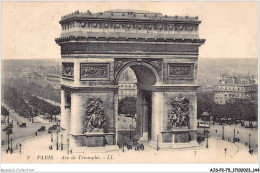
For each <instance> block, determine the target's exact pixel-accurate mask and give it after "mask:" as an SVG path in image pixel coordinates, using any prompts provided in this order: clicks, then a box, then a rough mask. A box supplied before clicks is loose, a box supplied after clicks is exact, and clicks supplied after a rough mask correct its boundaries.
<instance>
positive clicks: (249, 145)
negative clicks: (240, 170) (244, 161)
mask: <svg viewBox="0 0 260 173" xmlns="http://www.w3.org/2000/svg"><path fill="white" fill-rule="evenodd" d="M250 137H251V133H249V140H248V147H249V149H250V148H251V146H250Z"/></svg>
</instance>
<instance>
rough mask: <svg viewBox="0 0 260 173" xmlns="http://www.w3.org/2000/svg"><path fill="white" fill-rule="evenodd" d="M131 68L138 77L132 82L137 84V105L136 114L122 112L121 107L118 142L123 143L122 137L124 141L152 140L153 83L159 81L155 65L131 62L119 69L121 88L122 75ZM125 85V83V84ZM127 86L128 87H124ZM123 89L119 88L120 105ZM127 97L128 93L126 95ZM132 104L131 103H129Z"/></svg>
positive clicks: (120, 85) (118, 77) (120, 84)
mask: <svg viewBox="0 0 260 173" xmlns="http://www.w3.org/2000/svg"><path fill="white" fill-rule="evenodd" d="M128 69H131V70H130V71H132V72H133V74H134V75H135V77H136V80H133V81H134V82H133V83H132V84H135V85H136V87H135V88H136V91H135V92H136V94H135V95H132V97H135V100H136V105H135V108H136V109H135V110H136V112H135V114H134V115H131V114H125V115H124V114H122V112H120V107H119V109H118V110H119V112H118V115H119V118H118V125H119V131H118V133H119V135H118V142H119V144H120V143H122V139H124V142H126V143H128V142H132V141H133V140H141V141H150V140H151V137H152V134H151V133H152V128H153V127H152V95H153V89H152V87H153V85H155V84H156V83H157V82H158V79H159V75H158V74H157V72H156V70H155V69H153V67H152V66H151V65H150V64H148V63H146V62H141V63H139V62H131V63H128V64H127V65H125V66H124V67H122V69H121V70H120V71H119V73H118V76H117V78H116V82H117V84H118V85H119V88H123V86H122V82H121V81H122V80H123V78H122V75H124V73H125V71H126V70H128ZM123 85H124V84H123ZM129 86H130V85H129ZM124 88H126V87H124ZM121 94H122V91H121V90H120V89H119V94H118V98H119V102H118V103H119V105H120V106H122V104H121V102H120V101H121V99H123V98H122V97H121ZM124 96H125V97H127V95H124ZM129 105H130V104H129Z"/></svg>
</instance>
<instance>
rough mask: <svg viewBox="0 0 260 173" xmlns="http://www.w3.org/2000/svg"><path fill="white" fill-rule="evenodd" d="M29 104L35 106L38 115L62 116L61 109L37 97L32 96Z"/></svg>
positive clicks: (34, 109)
mask: <svg viewBox="0 0 260 173" xmlns="http://www.w3.org/2000/svg"><path fill="white" fill-rule="evenodd" d="M28 102H29V104H30V105H32V106H33V111H34V112H35V113H36V114H49V115H58V114H60V107H59V106H54V105H52V104H50V103H48V102H46V101H44V100H42V99H39V98H38V97H36V96H30V98H29V100H28Z"/></svg>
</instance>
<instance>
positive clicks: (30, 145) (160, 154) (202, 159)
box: [2, 134, 257, 163]
mask: <svg viewBox="0 0 260 173" xmlns="http://www.w3.org/2000/svg"><path fill="white" fill-rule="evenodd" d="M50 139H51V135H50V134H47V135H43V136H38V137H35V138H31V139H29V140H27V141H24V142H23V143H22V154H20V153H19V149H18V150H15V151H14V153H13V154H12V155H11V154H10V153H9V154H7V153H5V152H2V162H4V163H5V162H12V163H14V162H17V163H97V162H99V163H100V162H106V163H108V161H109V163H123V162H124V163H125V162H129V163H142V162H144V161H145V160H147V159H149V160H150V161H151V162H152V163H235V162H236V163H241V162H243V163H256V162H257V153H255V154H253V155H250V154H249V153H248V152H247V148H246V147H243V146H244V145H242V146H240V144H237V143H236V144H234V143H230V142H227V141H223V140H217V139H214V138H209V148H206V147H205V145H206V144H205V142H202V143H201V144H200V145H199V146H198V147H194V148H184V149H169V150H166V149H164V150H160V151H156V149H155V148H152V147H150V146H148V145H147V144H148V143H144V144H145V150H144V151H135V150H127V149H126V148H125V149H124V152H123V151H122V149H117V150H116V151H110V152H107V153H105V152H104V150H103V152H100V151H102V148H101V149H100V148H98V147H96V148H91V150H90V149H89V148H87V149H86V150H83V152H79V153H72V154H71V153H70V154H69V155H68V154H67V145H66V142H65V140H64V141H63V144H65V145H64V148H63V150H62V151H61V150H60V136H59V150H56V134H54V135H53V139H54V141H53V143H52V142H51V140H50ZM51 144H52V145H53V149H52V150H51V149H49V146H50V145H51ZM225 148H226V149H227V150H226V152H225V150H224V149H225ZM108 155H113V157H114V159H113V160H107V159H103V158H107V156H108ZM28 156H29V157H28ZM64 156H65V157H66V156H70V157H69V158H71V156H74V157H76V159H73V160H71V159H69V160H64V159H62V157H64ZM79 156H85V157H89V158H94V157H100V158H101V159H98V160H95V159H88V160H84V159H81V160H80V159H78V158H79ZM47 157H53V159H48V158H47ZM151 158H153V159H151Z"/></svg>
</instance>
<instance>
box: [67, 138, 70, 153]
mask: <svg viewBox="0 0 260 173" xmlns="http://www.w3.org/2000/svg"><path fill="white" fill-rule="evenodd" d="M67 145H68V148H67V152H68V154H70V149H69V148H70V147H69V146H70V139H67Z"/></svg>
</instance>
